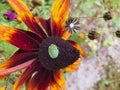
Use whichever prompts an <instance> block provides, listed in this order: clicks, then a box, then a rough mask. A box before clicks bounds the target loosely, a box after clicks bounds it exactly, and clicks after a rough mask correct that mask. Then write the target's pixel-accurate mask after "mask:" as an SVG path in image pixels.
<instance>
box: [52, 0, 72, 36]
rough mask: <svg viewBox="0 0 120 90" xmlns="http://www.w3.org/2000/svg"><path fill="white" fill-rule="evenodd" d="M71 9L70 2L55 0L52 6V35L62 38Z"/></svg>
mask: <svg viewBox="0 0 120 90" xmlns="http://www.w3.org/2000/svg"><path fill="white" fill-rule="evenodd" d="M69 8H70V0H55V1H54V3H53V6H52V15H51V28H52V34H53V35H58V36H61V35H62V33H63V31H64V26H65V22H66V19H67V17H68V13H69Z"/></svg>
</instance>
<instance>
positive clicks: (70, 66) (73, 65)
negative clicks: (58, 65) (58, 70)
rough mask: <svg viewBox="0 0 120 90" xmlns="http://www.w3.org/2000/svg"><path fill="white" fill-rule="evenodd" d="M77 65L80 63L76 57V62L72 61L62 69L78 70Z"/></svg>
mask: <svg viewBox="0 0 120 90" xmlns="http://www.w3.org/2000/svg"><path fill="white" fill-rule="evenodd" d="M79 65H80V59H78V60H77V61H76V62H74V63H73V64H71V65H69V66H67V67H65V68H63V70H64V71H65V72H73V71H76V70H78V68H79Z"/></svg>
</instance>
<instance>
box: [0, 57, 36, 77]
mask: <svg viewBox="0 0 120 90" xmlns="http://www.w3.org/2000/svg"><path fill="white" fill-rule="evenodd" d="M35 60H36V59H32V60H30V61H28V62H25V63H23V64H20V65H17V66H15V67H12V68H8V69H6V70H2V71H0V76H5V75H8V74H10V73H12V72H15V71H19V70H20V69H23V68H25V67H28V66H29V65H30V64H32V63H33V62H34V61H35Z"/></svg>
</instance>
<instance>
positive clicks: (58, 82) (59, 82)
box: [51, 70, 66, 90]
mask: <svg viewBox="0 0 120 90" xmlns="http://www.w3.org/2000/svg"><path fill="white" fill-rule="evenodd" d="M54 80H55V82H52V84H51V90H66V82H65V78H64V76H63V74H62V71H61V70H58V71H55V72H54ZM56 88H57V89H56Z"/></svg>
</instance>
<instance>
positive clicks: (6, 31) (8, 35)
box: [0, 26, 39, 50]
mask: <svg viewBox="0 0 120 90" xmlns="http://www.w3.org/2000/svg"><path fill="white" fill-rule="evenodd" d="M0 40H3V41H6V42H9V43H11V44H13V45H15V46H17V47H18V48H21V49H23V50H36V49H38V47H39V43H38V42H36V40H35V39H33V38H32V37H30V36H29V35H28V34H27V33H26V32H24V31H23V30H19V29H17V28H13V27H8V26H0Z"/></svg>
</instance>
